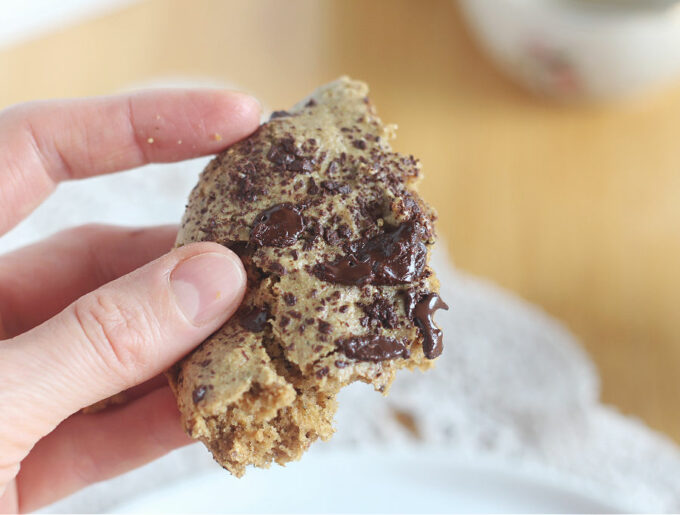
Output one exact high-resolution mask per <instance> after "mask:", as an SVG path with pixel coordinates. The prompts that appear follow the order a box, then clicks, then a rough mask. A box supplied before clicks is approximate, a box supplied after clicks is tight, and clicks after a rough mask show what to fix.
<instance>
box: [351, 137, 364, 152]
mask: <svg viewBox="0 0 680 515" xmlns="http://www.w3.org/2000/svg"><path fill="white" fill-rule="evenodd" d="M352 146H353V147H354V148H358V149H359V150H366V141H365V140H363V139H355V140H354V141H352Z"/></svg>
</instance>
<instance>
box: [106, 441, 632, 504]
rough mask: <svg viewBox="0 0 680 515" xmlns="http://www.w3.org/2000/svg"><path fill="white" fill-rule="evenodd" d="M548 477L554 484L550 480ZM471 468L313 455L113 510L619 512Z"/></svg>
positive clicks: (203, 480)
mask: <svg viewBox="0 0 680 515" xmlns="http://www.w3.org/2000/svg"><path fill="white" fill-rule="evenodd" d="M548 478H550V479H548ZM564 479H565V481H561V480H560V478H557V477H555V476H554V474H542V473H541V471H540V470H533V471H531V472H530V473H528V472H527V471H524V472H518V471H517V470H513V469H511V468H510V467H507V466H503V465H499V464H498V463H489V462H480V461H479V460H475V463H474V464H472V463H467V462H465V461H464V460H463V461H461V459H460V458H456V457H454V456H453V455H451V454H450V453H448V452H445V451H441V450H440V451H436V450H432V449H430V450H403V451H398V452H394V451H390V452H386V451H375V450H369V451H366V450H364V451H346V450H342V451H340V450H332V451H330V450H329V451H324V452H310V453H308V454H307V455H306V456H305V457H304V458H303V459H302V461H300V462H297V463H291V464H289V465H287V466H286V467H285V468H282V467H278V466H273V467H272V468H271V469H269V470H259V469H254V470H249V471H248V472H247V474H246V476H245V477H244V478H242V479H236V478H234V477H232V476H231V475H229V474H228V473H226V472H224V471H223V470H221V469H215V470H214V471H211V472H208V473H204V474H203V475H200V476H196V477H193V478H192V479H189V480H186V481H182V482H179V483H173V484H169V485H167V486H166V487H165V488H162V489H158V490H155V491H150V492H147V493H146V494H145V495H144V496H142V497H138V498H136V499H133V500H131V501H129V502H127V503H125V504H122V505H119V506H117V507H116V508H114V509H113V510H112V511H113V512H114V513H141V512H143V513H168V512H173V513H177V512H193V513H205V512H212V513H229V512H234V513H273V512H276V513H338V512H340V513H356V512H361V513H376V512H382V513H384V512H397V513H412V512H419V513H432V512H440V513H441V512H467V513H470V512H477V513H479V512H505V513H508V512H523V513H532V512H550V513H556V512H580V513H583V512H586V513H598V512H609V513H611V512H616V511H619V510H618V509H617V508H616V507H615V506H613V505H607V504H605V503H603V502H601V501H598V500H595V499H592V498H590V497H588V496H586V495H584V494H582V493H579V492H578V491H576V490H575V489H574V488H573V487H572V488H569V487H567V486H565V484H564V483H568V482H569V481H568V478H564Z"/></svg>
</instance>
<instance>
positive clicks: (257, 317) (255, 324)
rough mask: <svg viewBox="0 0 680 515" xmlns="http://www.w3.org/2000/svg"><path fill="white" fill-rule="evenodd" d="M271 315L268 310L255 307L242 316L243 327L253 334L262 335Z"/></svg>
mask: <svg viewBox="0 0 680 515" xmlns="http://www.w3.org/2000/svg"><path fill="white" fill-rule="evenodd" d="M268 317H269V313H268V311H267V308H260V307H257V306H253V307H251V308H250V309H248V310H247V311H245V312H244V313H243V314H242V315H241V319H240V320H239V322H240V324H241V327H243V328H244V329H247V330H248V331H252V332H253V333H261V332H262V331H264V326H265V324H266V323H267V318H268Z"/></svg>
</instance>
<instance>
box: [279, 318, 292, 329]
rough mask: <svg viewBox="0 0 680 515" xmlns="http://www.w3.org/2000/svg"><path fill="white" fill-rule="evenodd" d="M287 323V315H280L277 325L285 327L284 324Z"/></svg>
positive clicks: (288, 322)
mask: <svg viewBox="0 0 680 515" xmlns="http://www.w3.org/2000/svg"><path fill="white" fill-rule="evenodd" d="M288 324H290V318H288V317H287V316H285V315H283V316H282V317H281V320H280V321H279V326H280V327H281V328H285V327H286V326H288Z"/></svg>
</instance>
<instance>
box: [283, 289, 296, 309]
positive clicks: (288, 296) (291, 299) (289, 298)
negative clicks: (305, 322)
mask: <svg viewBox="0 0 680 515" xmlns="http://www.w3.org/2000/svg"><path fill="white" fill-rule="evenodd" d="M283 300H284V302H285V303H286V304H287V305H288V306H295V304H296V303H297V297H295V295H293V294H292V293H290V292H286V293H284V294H283Z"/></svg>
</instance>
